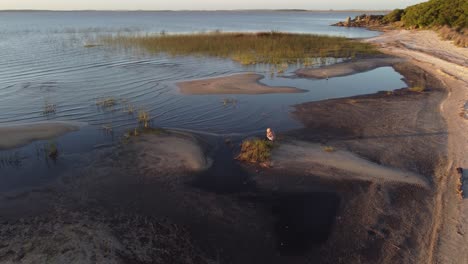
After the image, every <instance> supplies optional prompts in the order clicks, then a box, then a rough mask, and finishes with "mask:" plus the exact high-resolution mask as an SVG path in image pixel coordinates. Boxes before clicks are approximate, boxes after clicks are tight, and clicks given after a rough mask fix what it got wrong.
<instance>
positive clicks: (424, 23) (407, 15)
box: [384, 0, 468, 30]
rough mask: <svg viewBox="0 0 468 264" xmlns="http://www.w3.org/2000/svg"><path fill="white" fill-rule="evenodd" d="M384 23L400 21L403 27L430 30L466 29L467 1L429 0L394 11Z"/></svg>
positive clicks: (467, 25) (467, 21)
mask: <svg viewBox="0 0 468 264" xmlns="http://www.w3.org/2000/svg"><path fill="white" fill-rule="evenodd" d="M384 20H385V21H386V22H397V21H400V20H401V21H402V22H403V24H404V26H406V27H413V28H431V27H442V26H448V27H451V28H454V29H457V30H461V29H465V28H468V1H467V0H430V1H428V2H424V3H421V4H417V5H413V6H410V7H407V8H406V9H404V10H401V9H396V10H394V11H393V12H391V13H390V14H388V15H387V16H385V18H384Z"/></svg>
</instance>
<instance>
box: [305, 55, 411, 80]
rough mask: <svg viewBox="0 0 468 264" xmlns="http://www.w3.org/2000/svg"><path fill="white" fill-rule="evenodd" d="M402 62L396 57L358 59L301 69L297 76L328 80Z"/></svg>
mask: <svg viewBox="0 0 468 264" xmlns="http://www.w3.org/2000/svg"><path fill="white" fill-rule="evenodd" d="M402 61H404V60H403V59H401V58H396V57H385V58H366V59H357V60H352V61H347V62H343V63H337V64H333V65H329V66H325V67H319V68H306V69H299V70H297V71H296V74H297V75H298V76H299V77H306V78H314V79H326V78H333V77H340V76H347V75H352V74H356V73H361V72H366V71H371V70H374V69H376V68H380V67H385V66H392V65H394V64H396V63H398V62H402Z"/></svg>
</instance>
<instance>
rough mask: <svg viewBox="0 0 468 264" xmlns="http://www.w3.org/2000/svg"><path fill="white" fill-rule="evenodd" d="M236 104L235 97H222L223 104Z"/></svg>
mask: <svg viewBox="0 0 468 264" xmlns="http://www.w3.org/2000/svg"><path fill="white" fill-rule="evenodd" d="M236 104H237V99H234V98H224V99H223V105H224V106H227V105H236Z"/></svg>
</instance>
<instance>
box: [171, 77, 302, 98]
mask: <svg viewBox="0 0 468 264" xmlns="http://www.w3.org/2000/svg"><path fill="white" fill-rule="evenodd" d="M262 78H263V76H262V75H260V74H254V73H246V74H236V75H231V76H226V77H218V78H212V79H204V80H195V81H187V82H180V83H178V84H177V85H178V86H179V88H180V91H181V92H182V93H183V94H190V95H201V94H270V93H302V92H305V91H304V90H301V89H297V88H294V87H272V86H267V85H264V84H261V83H260V82H259V80H261V79H262Z"/></svg>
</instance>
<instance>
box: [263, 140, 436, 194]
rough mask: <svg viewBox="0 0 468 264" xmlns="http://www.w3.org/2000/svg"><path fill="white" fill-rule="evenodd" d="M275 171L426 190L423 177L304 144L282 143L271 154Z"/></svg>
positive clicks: (300, 142)
mask: <svg viewBox="0 0 468 264" xmlns="http://www.w3.org/2000/svg"><path fill="white" fill-rule="evenodd" d="M272 161H273V164H274V167H275V168H283V167H284V168H296V169H297V168H300V169H301V170H303V171H306V172H309V173H311V174H313V175H317V176H320V177H324V178H333V179H337V180H363V181H371V182H380V183H405V184H411V185H418V186H421V187H424V188H429V184H428V183H427V181H426V180H425V179H424V177H423V176H421V175H418V174H415V173H412V172H408V171H403V170H399V169H394V168H389V167H385V166H381V165H378V164H376V163H373V162H370V161H368V160H366V159H364V158H361V157H359V156H357V155H355V154H353V153H351V152H348V151H343V150H337V151H333V152H325V151H324V150H323V149H322V147H321V146H320V145H318V144H312V143H308V142H304V141H292V142H288V143H282V144H281V145H280V146H279V148H277V149H275V151H274V152H273V157H272Z"/></svg>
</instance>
